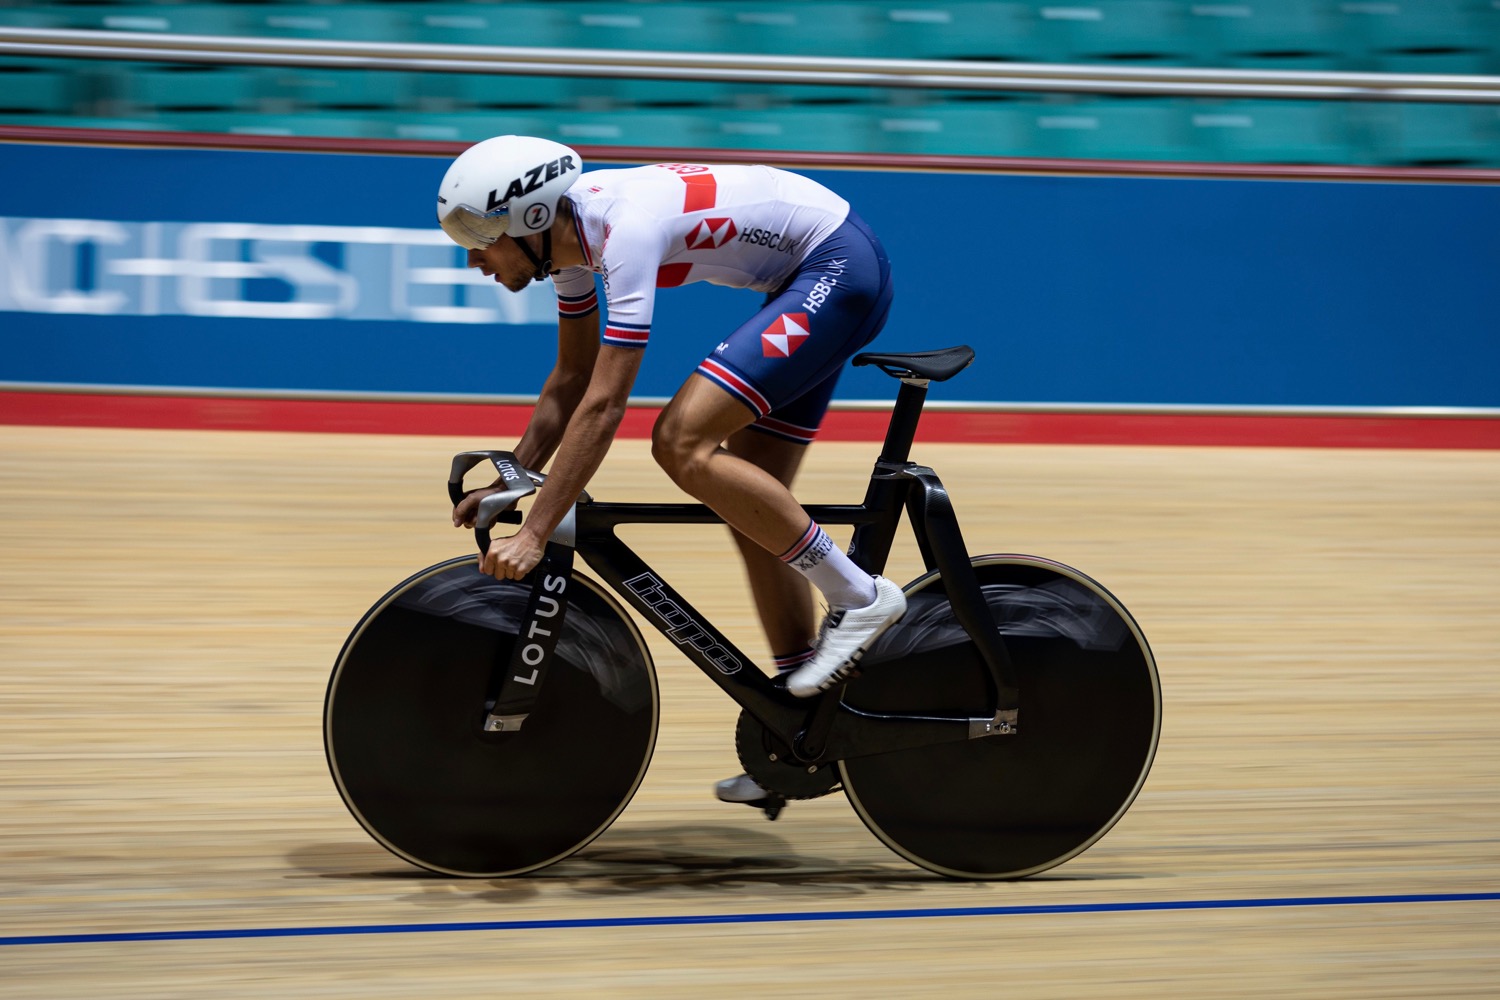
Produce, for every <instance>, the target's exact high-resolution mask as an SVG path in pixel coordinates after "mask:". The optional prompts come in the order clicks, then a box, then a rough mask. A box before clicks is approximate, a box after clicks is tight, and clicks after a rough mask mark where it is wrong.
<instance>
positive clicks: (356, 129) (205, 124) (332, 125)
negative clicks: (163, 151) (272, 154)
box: [157, 111, 393, 139]
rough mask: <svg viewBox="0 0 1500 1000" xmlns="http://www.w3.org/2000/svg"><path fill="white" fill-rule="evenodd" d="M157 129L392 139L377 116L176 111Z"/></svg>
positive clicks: (385, 123) (164, 117) (385, 121)
mask: <svg viewBox="0 0 1500 1000" xmlns="http://www.w3.org/2000/svg"><path fill="white" fill-rule="evenodd" d="M157 120H158V121H160V122H161V127H164V128H169V129H171V130H173V131H178V132H206V133H225V134H230V135H265V136H282V135H289V136H324V137H329V138H338V139H390V138H393V136H392V135H391V131H390V122H389V120H388V119H386V118H383V117H381V116H379V115H319V114H298V115H268V114H260V113H245V112H211V111H178V112H167V113H165V114H162V115H160V116H159V117H158V119H157Z"/></svg>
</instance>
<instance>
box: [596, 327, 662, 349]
mask: <svg viewBox="0 0 1500 1000" xmlns="http://www.w3.org/2000/svg"><path fill="white" fill-rule="evenodd" d="M649 339H651V331H650V330H649V329H647V330H627V329H624V328H623V327H618V326H605V328H604V342H605V343H606V344H614V345H615V346H616V347H645V346H646V341H648V340H649Z"/></svg>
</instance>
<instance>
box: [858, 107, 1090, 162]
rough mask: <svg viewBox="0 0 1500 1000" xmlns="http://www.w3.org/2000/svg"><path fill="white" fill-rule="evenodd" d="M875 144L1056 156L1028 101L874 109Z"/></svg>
mask: <svg viewBox="0 0 1500 1000" xmlns="http://www.w3.org/2000/svg"><path fill="white" fill-rule="evenodd" d="M874 119H875V122H874V124H875V140H874V141H875V146H874V148H875V149H877V150H879V151H880V152H886V153H911V154H924V155H945V156H1008V157H1042V156H1058V155H1061V150H1059V149H1056V148H1043V147H1042V146H1041V144H1040V143H1039V138H1047V137H1039V136H1038V135H1037V127H1036V108H1035V106H1034V105H1032V104H1031V103H1029V102H1027V103H1021V102H1017V103H1008V102H995V103H993V104H977V103H976V104H972V105H942V104H934V105H930V106H927V107H912V108H906V109H901V110H899V111H898V110H895V109H892V110H891V111H890V112H888V113H877V114H876V115H875V116H874Z"/></svg>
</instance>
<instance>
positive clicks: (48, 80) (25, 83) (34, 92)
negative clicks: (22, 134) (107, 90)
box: [0, 61, 75, 115]
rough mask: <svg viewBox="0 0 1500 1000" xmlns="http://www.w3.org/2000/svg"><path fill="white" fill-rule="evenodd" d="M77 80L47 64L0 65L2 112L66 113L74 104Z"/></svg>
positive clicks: (8, 63) (0, 107) (11, 63)
mask: <svg viewBox="0 0 1500 1000" xmlns="http://www.w3.org/2000/svg"><path fill="white" fill-rule="evenodd" d="M74 79H75V78H74V77H73V75H72V74H70V73H68V72H66V71H65V70H62V69H57V68H55V67H54V66H52V65H49V64H48V63H40V64H39V63H34V62H29V61H21V62H12V61H7V62H5V63H3V64H0V111H3V112H6V113H7V114H10V113H21V114H53V115H56V114H66V113H68V112H70V111H72V110H73V106H74V104H75V93H74V86H73V84H74Z"/></svg>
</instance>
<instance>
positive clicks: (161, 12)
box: [68, 3, 255, 35]
mask: <svg viewBox="0 0 1500 1000" xmlns="http://www.w3.org/2000/svg"><path fill="white" fill-rule="evenodd" d="M74 9H75V8H68V10H69V11H70V12H71V11H72V10H74ZM76 10H77V14H76V15H74V14H71V13H70V20H71V21H72V26H73V27H77V28H90V29H96V30H97V29H103V30H107V31H146V32H155V33H163V34H173V35H253V34H254V33H255V32H254V31H253V30H252V29H251V26H250V24H249V23H248V21H247V19H246V17H245V8H243V7H239V6H233V5H229V4H197V3H195V4H121V5H118V6H113V5H112V6H107V7H78V8H76Z"/></svg>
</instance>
